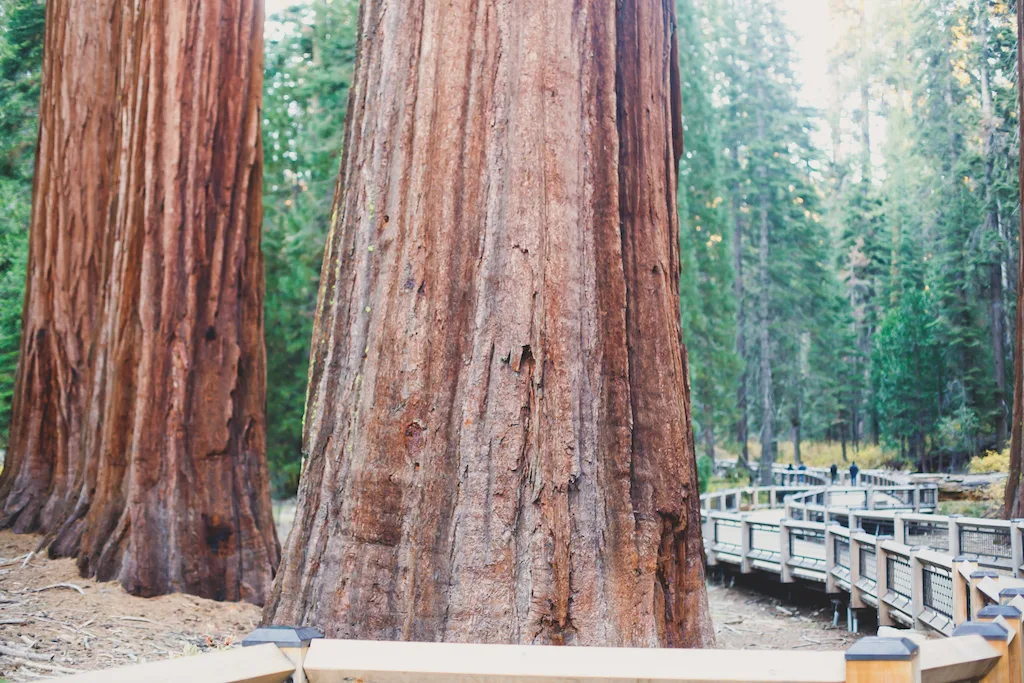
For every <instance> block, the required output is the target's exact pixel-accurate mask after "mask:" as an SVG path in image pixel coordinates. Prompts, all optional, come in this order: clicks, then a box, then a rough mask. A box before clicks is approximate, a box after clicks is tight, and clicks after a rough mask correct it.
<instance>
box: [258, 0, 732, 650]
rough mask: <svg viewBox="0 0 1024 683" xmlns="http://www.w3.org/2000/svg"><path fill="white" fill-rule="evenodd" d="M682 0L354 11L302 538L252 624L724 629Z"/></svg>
mask: <svg viewBox="0 0 1024 683" xmlns="http://www.w3.org/2000/svg"><path fill="white" fill-rule="evenodd" d="M674 25H675V17H674V10H673V3H672V2H670V1H668V0H666V1H665V2H648V1H646V0H618V2H616V1H613V0H589V1H584V2H577V3H566V2H563V1H562V0H532V1H531V2H513V3H478V2H473V1H470V0H454V1H453V2H444V3H441V2H429V1H426V0H418V1H415V2H406V3H390V4H388V3H377V2H366V3H363V10H362V14H361V16H360V36H361V37H360V42H359V46H360V47H359V58H358V63H357V67H356V75H355V80H354V84H353V88H352V96H351V101H350V105H349V110H348V111H349V114H348V120H347V122H346V126H345V131H346V141H345V150H344V159H343V163H342V171H341V186H340V187H341V191H340V192H339V195H338V198H337V201H336V205H335V210H334V212H333V216H332V225H331V231H330V236H329V238H328V246H327V251H326V254H325V259H324V271H323V279H322V285H321V291H320V301H319V306H318V315H317V321H316V325H315V331H314V337H313V352H312V359H311V362H312V367H311V371H310V379H311V384H310V390H309V399H308V403H307V406H306V422H305V436H304V450H305V455H306V459H305V464H304V473H303V478H302V482H301V484H300V492H299V508H298V512H297V516H296V523H295V527H294V529H293V531H292V533H291V535H290V537H289V540H288V543H287V546H286V550H285V554H284V562H283V564H282V569H281V573H280V575H279V577H278V580H277V581H276V582H275V586H274V592H273V595H272V597H271V601H270V602H269V603H268V605H267V608H266V611H265V617H266V619H267V620H268V621H271V622H275V623H292V624H303V625H315V626H319V627H321V628H323V629H324V630H325V631H326V632H327V633H328V634H329V635H332V636H337V637H352V638H374V639H412V640H428V641H433V640H447V641H469V642H492V643H493V642H498V643H502V642H513V643H564V644H575V645H598V644H601V645H619V646H625V645H632V646H658V645H668V646H702V645H708V644H710V643H712V642H713V631H712V628H711V622H710V618H709V614H708V605H707V598H706V594H705V589H704V558H703V553H702V549H701V540H700V514H699V509H698V506H699V496H698V487H697V478H696V468H695V464H694V453H693V440H692V433H691V429H690V402H689V386H688V381H687V368H686V355H685V350H684V348H683V346H682V341H681V332H680V322H679V305H678V291H679V290H678V284H679V272H678V271H679V252H678V249H679V234H678V221H677V217H676V198H675V188H676V167H677V162H678V158H679V155H680V153H681V152H682V129H681V124H680V112H679V79H678V67H677V54H676V38H675V34H674Z"/></svg>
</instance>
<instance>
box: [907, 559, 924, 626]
mask: <svg viewBox="0 0 1024 683" xmlns="http://www.w3.org/2000/svg"><path fill="white" fill-rule="evenodd" d="M920 549H921V548H920V547H919V546H914V547H912V548H911V549H910V586H911V589H910V605H911V607H910V616H911V617H912V618H913V620H914V628H915V629H917V630H919V631H925V630H927V628H928V624H926V623H925V622H924V621H923V620H922V619H921V614H922V612H924V568H923V564H922V562H921V559H920V558H919V557H918V556H917V552H918V551H919V550H920Z"/></svg>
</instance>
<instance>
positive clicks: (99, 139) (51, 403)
mask: <svg viewBox="0 0 1024 683" xmlns="http://www.w3.org/2000/svg"><path fill="white" fill-rule="evenodd" d="M115 6H116V1H115V0H93V1H92V2H88V3H83V2H71V1H69V0H51V1H50V2H48V3H47V6H46V34H45V43H44V58H43V71H42V94H41V101H40V105H39V138H38V145H37V147H36V170H35V182H34V186H33V193H32V224H31V227H30V229H29V235H30V236H29V260H28V279H27V282H26V288H25V306H24V314H23V323H24V324H23V328H24V329H23V332H22V339H21V348H20V356H19V358H20V360H19V366H18V378H17V383H16V386H15V390H14V401H13V406H12V408H13V411H12V419H11V440H10V447H9V448H8V450H7V459H6V462H5V465H4V468H3V471H2V473H0V527H6V526H10V527H13V528H14V530H15V531H18V532H29V531H41V532H43V533H50V532H52V531H53V530H55V529H56V528H57V527H58V526H59V525H60V523H61V520H62V519H63V515H64V514H66V512H67V507H68V505H69V502H73V501H74V500H75V497H76V493H77V488H76V484H77V483H78V482H79V481H80V477H81V476H82V474H83V471H84V466H85V456H84V452H83V448H82V436H83V432H84V430H85V428H86V427H85V424H86V413H87V410H88V396H89V378H90V369H89V365H90V354H91V347H90V345H91V342H92V334H93V326H94V324H95V321H96V317H97V315H98V309H99V302H100V299H101V288H102V279H103V264H104V261H105V253H106V244H107V240H106V208H107V204H108V201H109V198H110V197H109V194H110V183H109V177H108V174H107V173H106V172H105V169H107V168H108V167H109V165H110V163H111V161H112V159H113V155H114V150H115V141H116V137H117V135H116V130H117V126H116V123H117V81H116V73H117V71H116V68H115V67H116V63H117V45H116V42H117V37H118V21H117V19H116V17H117V12H116V11H115Z"/></svg>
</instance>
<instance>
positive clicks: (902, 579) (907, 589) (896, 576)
mask: <svg viewBox="0 0 1024 683" xmlns="http://www.w3.org/2000/svg"><path fill="white" fill-rule="evenodd" d="M885 583H886V586H887V587H888V588H889V590H891V591H893V592H894V593H896V594H897V595H900V596H902V597H904V598H906V599H907V600H910V599H911V595H912V594H913V590H914V589H913V577H912V575H911V573H910V563H909V562H907V561H906V560H904V559H903V558H901V557H887V558H885Z"/></svg>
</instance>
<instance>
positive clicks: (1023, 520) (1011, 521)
mask: <svg viewBox="0 0 1024 683" xmlns="http://www.w3.org/2000/svg"><path fill="white" fill-rule="evenodd" d="M1021 523H1024V519H1021V518H1020V517H1015V518H1014V519H1011V520H1010V524H1021Z"/></svg>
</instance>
